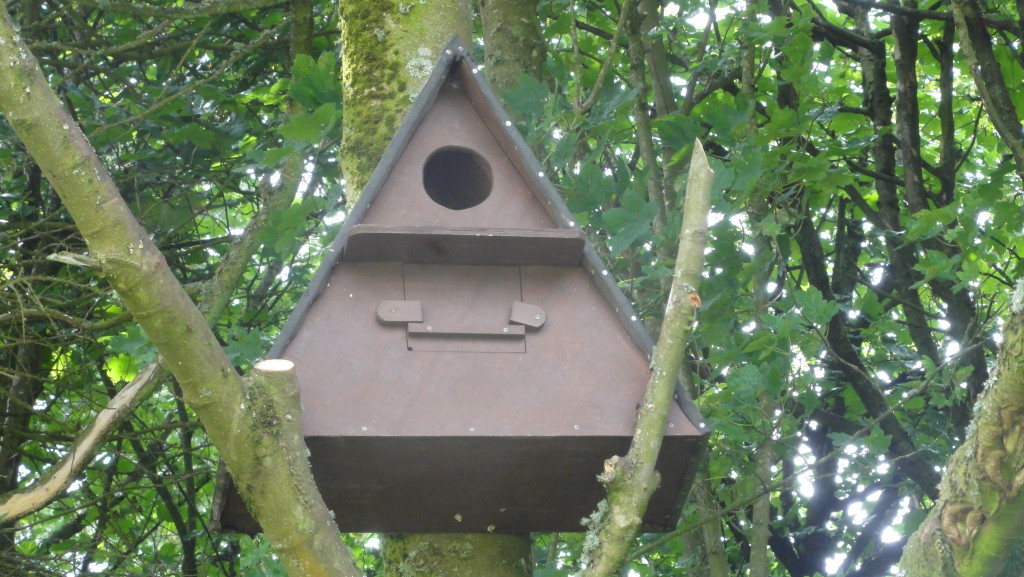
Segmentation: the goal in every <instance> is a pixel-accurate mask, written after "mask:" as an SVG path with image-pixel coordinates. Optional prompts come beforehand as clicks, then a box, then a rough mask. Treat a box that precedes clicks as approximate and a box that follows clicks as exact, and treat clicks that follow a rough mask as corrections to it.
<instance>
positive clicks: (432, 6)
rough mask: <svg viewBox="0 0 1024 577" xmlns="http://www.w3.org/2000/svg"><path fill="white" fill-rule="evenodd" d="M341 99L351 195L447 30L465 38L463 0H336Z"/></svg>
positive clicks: (467, 14)
mask: <svg viewBox="0 0 1024 577" xmlns="http://www.w3.org/2000/svg"><path fill="white" fill-rule="evenodd" d="M340 11H341V60H342V64H341V83H342V99H343V101H344V106H345V109H344V118H343V121H342V135H341V138H342V150H341V157H340V159H339V161H340V163H341V169H342V172H343V173H344V175H345V180H346V183H347V192H348V200H349V202H350V203H352V202H355V200H356V199H357V198H358V197H359V194H360V193H361V192H362V190H363V187H364V186H366V182H367V181H368V180H369V179H370V175H371V174H373V170H374V168H376V166H377V163H378V162H379V161H380V158H381V156H383V155H384V151H385V150H386V149H387V147H388V144H389V143H390V142H391V139H392V137H394V135H395V132H397V130H398V127H399V125H401V122H402V119H403V117H404V115H405V113H406V111H407V110H408V109H409V106H410V105H411V104H412V101H413V100H414V99H415V97H416V95H417V94H419V91H420V88H422V86H423V84H424V83H425V82H426V80H427V78H428V77H429V76H430V72H431V71H432V70H433V68H434V65H435V64H436V63H437V57H438V51H439V50H440V49H441V48H442V47H443V46H444V45H445V44H446V43H447V42H448V40H449V39H450V38H451V37H452V36H453V35H456V34H457V35H459V36H460V37H462V38H463V40H464V41H466V42H468V41H469V40H470V39H471V38H472V36H471V35H472V18H473V13H472V8H471V5H470V3H469V2H468V0H429V1H428V0H408V1H405V2H401V1H398V2H396V1H393V0H382V1H378V0H352V1H348V0H346V1H345V2H341V3H340Z"/></svg>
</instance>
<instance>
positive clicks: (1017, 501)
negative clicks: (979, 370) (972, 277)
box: [900, 281, 1024, 577]
mask: <svg viewBox="0 0 1024 577" xmlns="http://www.w3.org/2000/svg"><path fill="white" fill-rule="evenodd" d="M1011 308H1012V310H1011V313H1010V317H1009V319H1008V320H1007V323H1006V326H1005V327H1004V328H1003V343H1002V347H1001V349H1000V352H999V359H998V361H997V363H996V372H995V377H994V378H993V379H992V380H991V381H989V383H988V386H987V387H986V389H985V392H984V393H983V395H982V397H981V398H980V399H979V400H978V403H977V405H976V406H975V412H974V417H973V419H972V422H971V426H970V427H969V428H968V433H969V434H968V436H967V439H966V441H964V444H963V445H961V446H960V448H959V449H957V451H956V452H955V453H954V454H953V457H952V458H951V459H950V460H949V463H948V465H947V466H946V472H945V474H944V475H943V477H942V483H941V484H940V485H939V491H940V496H939V500H938V502H937V503H936V504H935V506H934V507H932V510H931V512H930V513H929V514H928V517H927V519H925V521H924V523H923V524H922V525H921V527H920V528H918V530H917V531H916V532H915V533H914V534H913V535H912V536H911V537H910V541H909V542H908V543H907V547H906V549H905V550H904V552H903V559H902V560H901V561H900V567H901V569H902V570H903V571H904V573H901V575H905V576H906V577H1011V576H1016V575H1020V572H1021V569H1020V562H1021V560H1022V557H1024V538H1022V536H1021V535H1022V532H1024V495H1022V494H1021V489H1022V488H1024V281H1018V284H1017V288H1016V290H1015V292H1014V295H1013V304H1012V307H1011Z"/></svg>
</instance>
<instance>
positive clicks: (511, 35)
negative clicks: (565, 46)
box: [479, 0, 547, 95]
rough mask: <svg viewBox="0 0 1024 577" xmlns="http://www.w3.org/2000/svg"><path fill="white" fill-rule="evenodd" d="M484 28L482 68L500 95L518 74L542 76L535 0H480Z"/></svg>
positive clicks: (540, 42)
mask: <svg viewBox="0 0 1024 577" xmlns="http://www.w3.org/2000/svg"><path fill="white" fill-rule="evenodd" d="M479 4H480V21H481V22H482V23H483V29H484V71H485V73H486V74H487V80H488V81H489V82H490V83H491V86H492V87H493V88H494V91H495V92H497V93H498V94H499V95H501V93H502V92H503V91H504V90H505V89H507V88H512V87H514V86H516V85H517V84H518V83H519V75H521V74H526V75H527V76H532V77H534V78H540V77H541V70H542V69H543V67H544V56H545V54H546V53H547V52H546V51H545V50H544V37H543V35H542V34H541V31H540V20H539V19H538V18H537V1H536V0H479Z"/></svg>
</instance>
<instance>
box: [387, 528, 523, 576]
mask: <svg viewBox="0 0 1024 577" xmlns="http://www.w3.org/2000/svg"><path fill="white" fill-rule="evenodd" d="M532 546H533V541H532V540H531V539H530V536H529V535H492V534H444V533H441V534H430V535H389V536H388V538H387V539H386V540H385V541H384V546H383V551H382V556H383V558H384V574H383V577H436V576H438V575H444V576H445V577H530V575H533V553H532V549H531V547H532Z"/></svg>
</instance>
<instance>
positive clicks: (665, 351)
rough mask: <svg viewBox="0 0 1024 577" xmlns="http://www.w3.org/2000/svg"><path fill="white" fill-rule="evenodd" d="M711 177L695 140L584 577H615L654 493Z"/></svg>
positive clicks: (690, 313) (700, 265) (691, 313)
mask: <svg viewBox="0 0 1024 577" xmlns="http://www.w3.org/2000/svg"><path fill="white" fill-rule="evenodd" d="M714 174H715V173H714V172H712V170H711V167H710V166H709V165H708V160H707V156H705V154H704V148H703V147H702V146H701V144H700V141H699V140H698V141H696V142H694V145H693V157H692V159H691V163H690V176H689V181H688V184H687V187H686V198H685V200H684V203H685V204H684V208H683V225H682V230H681V231H680V233H679V253H678V255H677V257H676V267H675V274H674V276H673V281H672V290H671V292H670V293H669V298H668V304H667V305H666V308H665V320H664V321H663V322H662V325H661V334H660V335H659V336H658V344H657V345H656V346H655V347H654V354H653V356H652V360H651V378H650V381H648V383H647V391H646V393H645V394H644V399H643V402H642V404H641V406H640V408H639V410H638V415H637V424H636V432H635V433H634V435H633V442H632V443H631V444H630V447H629V452H628V453H627V454H626V456H625V457H619V456H614V457H612V458H610V459H608V460H607V461H605V472H604V473H603V474H602V475H601V477H600V478H601V481H602V482H603V483H604V485H605V489H606V490H607V493H608V498H607V501H606V502H605V501H603V502H602V503H606V504H607V509H606V510H605V511H604V512H603V513H602V507H600V506H599V507H598V512H597V513H596V514H595V515H596V518H595V517H592V519H594V520H595V521H596V522H597V523H596V525H597V526H596V527H594V528H593V529H592V531H593V532H594V533H596V535H595V537H596V538H597V543H598V545H597V548H596V549H594V550H585V552H584V554H585V555H589V561H590V562H589V563H588V564H587V565H588V566H587V567H586V569H585V570H584V572H583V576H584V577H611V576H612V575H618V571H619V569H620V568H621V566H622V563H623V560H624V559H625V556H626V554H627V552H628V550H629V547H630V545H631V544H632V543H633V539H634V538H635V537H636V533H637V530H638V529H639V527H640V522H641V520H642V519H643V516H644V513H645V512H646V510H647V502H648V500H649V499H650V496H651V494H652V493H653V492H654V490H655V489H656V488H657V486H658V482H659V478H660V476H659V475H658V472H657V471H656V470H655V469H654V465H655V463H656V462H657V460H658V453H659V452H660V450H661V443H662V439H663V438H664V434H665V423H666V421H667V420H668V413H669V409H670V408H671V405H672V403H673V402H674V400H673V393H674V391H675V387H676V382H677V375H678V374H679V371H680V369H683V368H684V367H683V360H684V352H685V350H686V347H685V344H686V339H687V338H688V336H689V334H690V329H691V326H692V325H693V322H694V320H695V315H696V311H697V309H699V308H700V298H699V297H698V296H697V295H698V293H697V291H698V289H699V288H700V281H701V275H702V273H703V269H704V247H705V244H706V242H707V226H708V225H707V220H708V211H709V210H710V208H711V184H712V181H713V180H714Z"/></svg>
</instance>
